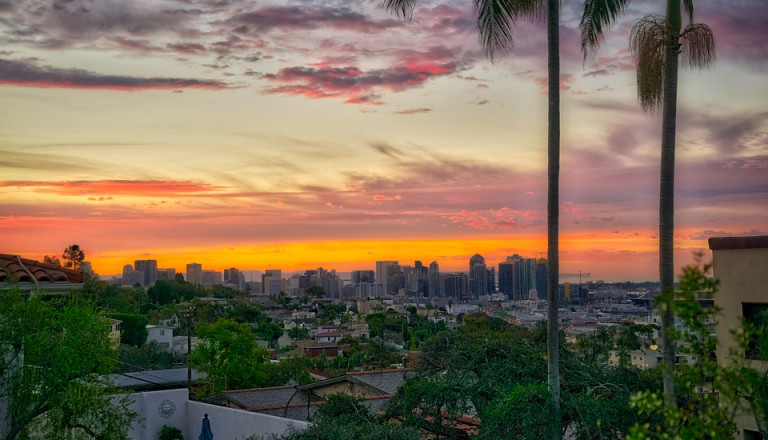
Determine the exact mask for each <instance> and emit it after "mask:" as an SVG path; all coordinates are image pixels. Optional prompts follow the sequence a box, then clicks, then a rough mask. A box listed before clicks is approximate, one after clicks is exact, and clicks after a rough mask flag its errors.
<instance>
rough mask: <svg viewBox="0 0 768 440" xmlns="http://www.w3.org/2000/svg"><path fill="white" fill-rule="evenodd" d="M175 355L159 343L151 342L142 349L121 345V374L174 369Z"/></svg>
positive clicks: (119, 369) (119, 368)
mask: <svg viewBox="0 0 768 440" xmlns="http://www.w3.org/2000/svg"><path fill="white" fill-rule="evenodd" d="M173 362H174V358H173V354H172V353H169V352H168V351H166V349H165V348H163V347H161V346H160V344H158V342H157V341H149V342H148V343H146V344H144V345H143V346H142V347H137V346H135V345H127V344H120V366H119V367H118V369H117V372H119V373H130V372H134V371H145V370H165V369H168V368H171V367H173Z"/></svg>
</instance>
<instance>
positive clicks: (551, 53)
mask: <svg viewBox="0 0 768 440" xmlns="http://www.w3.org/2000/svg"><path fill="white" fill-rule="evenodd" d="M559 1H560V0H548V10H547V11H548V13H547V58H548V63H547V69H548V76H549V81H548V88H549V102H548V105H549V109H548V128H547V131H548V138H547V156H548V164H547V174H548V188H547V260H548V265H547V372H548V381H549V387H550V390H551V392H552V400H553V403H554V412H555V414H554V416H555V420H554V423H553V426H552V438H553V439H559V438H560V437H561V433H562V429H561V425H562V422H561V416H560V336H559V334H558V330H559V327H560V325H559V324H560V319H559V317H558V316H557V309H558V307H559V303H560V289H559V284H560V281H559V271H560V260H559V242H558V236H559V220H560V34H559V32H560V30H559V25H560V23H559V22H560V10H559V8H560V3H559Z"/></svg>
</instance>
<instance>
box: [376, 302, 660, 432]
mask: <svg viewBox="0 0 768 440" xmlns="http://www.w3.org/2000/svg"><path fill="white" fill-rule="evenodd" d="M545 327H546V325H545V326H542V327H540V328H535V329H532V330H529V329H525V328H519V327H515V326H512V325H510V324H508V323H506V322H504V321H502V320H500V319H497V318H491V317H488V316H486V315H483V314H468V315H466V318H465V324H464V325H463V326H461V327H459V328H458V329H457V330H456V331H455V332H450V331H445V332H442V333H438V334H437V335H435V336H434V337H432V338H430V339H429V340H427V341H426V342H425V343H424V345H423V347H422V353H421V356H420V359H419V362H418V364H417V366H416V369H415V371H414V376H413V377H412V378H410V379H408V380H406V382H405V384H404V385H403V386H402V387H401V388H400V389H399V390H398V392H397V394H396V395H395V396H394V398H393V399H392V400H391V406H390V411H391V414H392V415H393V416H395V417H398V418H401V419H402V420H403V421H404V423H406V424H410V425H413V426H416V427H419V428H422V429H428V430H429V431H431V432H433V433H435V434H439V435H442V436H445V437H447V438H450V436H452V435H453V436H455V435H458V432H457V431H456V429H455V428H456V425H457V421H458V420H459V419H460V417H461V416H463V415H466V414H473V415H474V416H475V417H478V418H479V419H480V421H481V423H480V426H481V431H480V434H479V435H481V436H482V437H483V438H488V439H490V438H540V437H541V432H542V431H541V430H542V429H549V428H550V427H551V424H552V423H553V420H554V417H555V416H556V412H555V408H554V404H553V402H552V401H551V396H550V395H548V394H547V393H546V390H547V387H546V384H547V370H546V360H545V353H546V351H547V342H546V336H545V335H544V334H545V333H546V328H545ZM601 337H602V336H601ZM603 338H604V337H603ZM595 339H597V336H596V337H595ZM597 342H603V343H605V344H606V345H609V344H610V339H608V340H606V339H598V340H597ZM609 346H610V345H609ZM576 348H577V350H571V349H570V348H569V347H567V346H565V345H563V346H562V352H561V353H560V354H561V357H560V359H561V369H562V374H563V378H562V384H563V394H562V395H563V401H562V403H563V407H562V416H563V420H564V422H565V424H564V426H566V427H567V428H568V429H569V432H571V433H572V435H573V437H574V438H576V439H595V438H601V439H615V440H618V439H620V438H623V437H624V436H626V434H627V433H628V432H629V429H630V427H631V426H633V424H635V423H636V422H638V421H639V420H640V419H641V418H640V416H639V415H638V414H637V412H636V411H634V410H632V409H631V408H630V405H629V403H630V397H631V396H632V394H634V393H635V392H638V391H640V390H644V389H648V390H657V389H658V388H659V384H658V381H657V380H656V379H655V378H654V376H653V375H646V374H643V373H642V372H641V371H639V370H637V369H634V368H625V367H613V366H610V365H608V364H606V363H605V357H603V356H602V355H600V356H594V355H585V354H584V353H581V352H580V351H578V348H579V347H578V346H577V347H576ZM605 351H607V349H606V350H605ZM599 352H600V353H602V352H603V349H600V350H599ZM542 391H544V393H542ZM522 415H525V419H521V418H520V417H521V416H522ZM525 436H530V437H525Z"/></svg>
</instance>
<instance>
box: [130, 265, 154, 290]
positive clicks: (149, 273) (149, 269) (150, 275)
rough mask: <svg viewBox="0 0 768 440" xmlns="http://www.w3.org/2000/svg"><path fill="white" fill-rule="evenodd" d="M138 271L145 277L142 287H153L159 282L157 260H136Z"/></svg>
mask: <svg viewBox="0 0 768 440" xmlns="http://www.w3.org/2000/svg"><path fill="white" fill-rule="evenodd" d="M133 266H134V267H135V268H136V270H138V271H141V272H142V273H143V274H144V275H143V278H142V280H141V285H142V286H151V285H152V284H155V281H157V260H136V261H134V262H133Z"/></svg>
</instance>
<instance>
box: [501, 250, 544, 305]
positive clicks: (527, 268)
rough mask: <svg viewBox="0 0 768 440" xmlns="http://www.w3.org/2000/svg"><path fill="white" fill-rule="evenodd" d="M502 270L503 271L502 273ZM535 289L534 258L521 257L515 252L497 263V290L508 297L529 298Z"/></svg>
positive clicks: (514, 298) (515, 298) (516, 298)
mask: <svg viewBox="0 0 768 440" xmlns="http://www.w3.org/2000/svg"><path fill="white" fill-rule="evenodd" d="M502 271H504V273H503V274H502ZM535 290H536V260H535V259H533V258H523V257H521V256H520V255H517V254H515V255H512V256H511V257H507V261H505V262H503V263H500V264H499V291H502V292H504V293H506V294H507V295H508V296H509V297H510V299H513V300H526V299H530V295H531V293H532V291H535Z"/></svg>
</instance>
